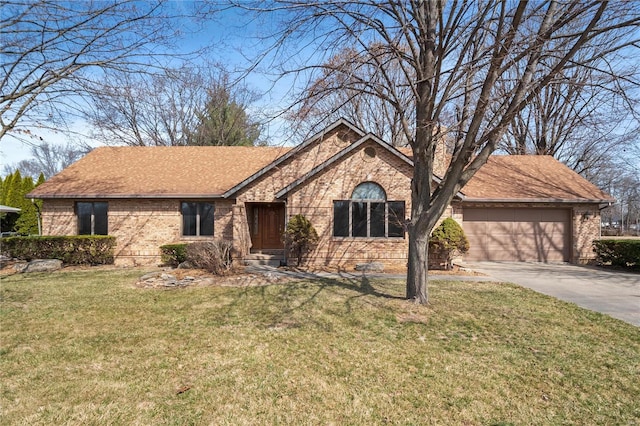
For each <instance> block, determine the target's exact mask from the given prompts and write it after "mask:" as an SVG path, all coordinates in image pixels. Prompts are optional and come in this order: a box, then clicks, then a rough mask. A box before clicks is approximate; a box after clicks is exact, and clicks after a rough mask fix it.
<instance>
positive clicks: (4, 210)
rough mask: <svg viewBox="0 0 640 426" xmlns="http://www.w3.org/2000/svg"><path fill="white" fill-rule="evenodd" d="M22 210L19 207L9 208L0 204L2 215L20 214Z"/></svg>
mask: <svg viewBox="0 0 640 426" xmlns="http://www.w3.org/2000/svg"><path fill="white" fill-rule="evenodd" d="M21 211H22V210H21V209H19V208H17V207H9V206H5V205H2V204H0V213H20V212H21Z"/></svg>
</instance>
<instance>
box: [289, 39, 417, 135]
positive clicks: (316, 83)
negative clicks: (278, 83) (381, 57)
mask: <svg viewBox="0 0 640 426" xmlns="http://www.w3.org/2000/svg"><path fill="white" fill-rule="evenodd" d="M376 49H384V46H382V45H375V44H374V45H373V46H370V47H369V50H376ZM382 54H384V52H383V53H382ZM377 56H378V55H375V54H374V55H369V54H365V55H362V54H361V53H360V52H358V51H357V50H355V49H353V48H345V49H343V50H341V51H340V52H338V53H337V54H336V55H334V56H332V57H331V58H329V60H328V61H327V62H326V63H325V64H324V67H323V69H322V72H321V75H320V77H318V78H316V79H315V80H313V81H311V82H310V83H309V85H308V86H307V87H306V89H305V91H304V94H303V96H302V98H301V102H300V103H299V104H297V105H295V106H294V109H293V111H292V112H291V114H289V116H290V118H291V119H292V120H293V122H294V125H293V128H294V129H298V131H300V132H301V133H303V134H312V133H315V132H316V131H318V128H320V127H326V126H327V125H329V124H330V123H332V122H334V121H336V120H337V119H339V118H346V119H347V120H349V121H350V122H352V123H354V124H355V125H356V126H358V127H360V128H361V129H367V130H368V131H371V132H373V133H374V134H376V135H378V136H380V137H382V138H383V139H385V140H388V141H389V142H390V143H391V144H392V145H394V146H406V145H407V144H408V143H409V141H408V140H407V138H406V134H405V131H404V130H403V128H402V118H404V117H406V116H407V115H409V114H410V113H411V111H414V110H415V107H414V106H413V105H412V103H413V100H414V99H413V97H412V94H411V90H410V88H409V87H408V86H407V85H406V84H404V78H405V76H404V75H403V73H402V68H401V67H400V66H399V64H398V62H397V60H396V58H395V56H390V57H389V58H388V59H387V60H385V61H384V64H385V67H384V68H385V75H386V76H387V77H391V81H390V82H385V81H384V77H385V75H383V74H382V73H381V71H380V67H379V66H378V64H377V63H376V62H373V61H371V58H372V57H377ZM372 81H376V84H375V85H372V84H371V82H372ZM389 83H392V84H393V86H391V87H389ZM371 89H375V90H378V91H379V90H385V91H389V90H390V91H393V92H394V93H395V97H396V98H398V99H399V100H400V101H401V102H402V105H392V104H390V103H389V102H387V101H386V99H387V98H388V96H385V95H384V93H378V92H375V93H370V92H369V90H371ZM407 121H408V122H409V123H410V124H412V120H407Z"/></svg>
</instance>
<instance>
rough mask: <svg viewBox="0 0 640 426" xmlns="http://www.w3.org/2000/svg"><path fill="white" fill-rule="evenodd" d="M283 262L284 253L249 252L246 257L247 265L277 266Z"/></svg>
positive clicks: (245, 262)
mask: <svg viewBox="0 0 640 426" xmlns="http://www.w3.org/2000/svg"><path fill="white" fill-rule="evenodd" d="M282 263H284V253H282V254H266V253H249V254H248V255H246V256H245V257H244V264H245V265H246V266H273V267H276V268H277V267H278V266H280V265H281V264H282Z"/></svg>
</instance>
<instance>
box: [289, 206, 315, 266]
mask: <svg viewBox="0 0 640 426" xmlns="http://www.w3.org/2000/svg"><path fill="white" fill-rule="evenodd" d="M283 239H284V243H285V245H286V246H287V247H288V249H289V250H290V251H291V252H292V253H294V254H295V256H296V258H297V260H298V265H301V264H302V256H304V255H305V254H306V253H308V252H309V251H310V250H311V248H312V247H313V246H314V245H315V244H316V243H317V242H318V233H317V232H316V230H315V228H314V227H313V225H312V224H311V222H309V220H308V219H307V218H306V217H304V216H303V215H301V214H297V215H295V216H293V217H292V218H291V219H289V223H287V228H286V229H285V231H284V235H283Z"/></svg>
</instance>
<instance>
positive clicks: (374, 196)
mask: <svg viewBox="0 0 640 426" xmlns="http://www.w3.org/2000/svg"><path fill="white" fill-rule="evenodd" d="M351 199H352V200H354V201H355V200H376V201H387V194H385V192H384V189H382V187H381V186H380V185H378V184H377V183H375V182H362V183H361V184H360V185H358V186H356V188H355V189H354V190H353V192H352V193H351Z"/></svg>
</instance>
